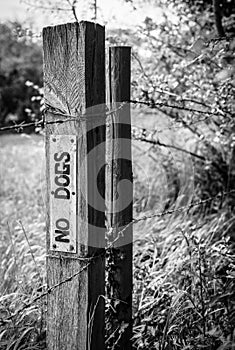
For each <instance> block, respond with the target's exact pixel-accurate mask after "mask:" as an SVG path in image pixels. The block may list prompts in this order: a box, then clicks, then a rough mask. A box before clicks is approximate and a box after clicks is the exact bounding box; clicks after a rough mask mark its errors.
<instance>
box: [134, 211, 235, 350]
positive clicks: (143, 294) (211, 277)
mask: <svg viewBox="0 0 235 350" xmlns="http://www.w3.org/2000/svg"><path fill="white" fill-rule="evenodd" d="M183 221H184V223H183V224H182V218H180V217H178V218H176V220H175V222H174V225H171V226H169V225H168V226H166V221H165V220H162V221H160V222H159V221H158V222H156V223H154V222H152V223H149V226H148V228H147V235H145V237H144V238H142V239H139V240H138V242H137V244H138V247H139V249H136V255H135V273H134V277H135V283H134V286H135V294H134V295H135V321H134V333H135V334H134V337H133V339H134V344H135V347H136V348H137V349H159V350H163V349H172V350H174V349H199V348H203V349H222V348H223V349H225V348H228V349H230V348H232V344H233V342H234V322H235V313H234V303H235V293H234V287H235V286H234V273H235V270H234V269H235V265H234V242H235V237H234V232H233V231H234V225H235V221H234V217H233V216H232V215H229V214H228V213H226V211H221V212H220V218H219V219H218V216H217V215H211V216H208V217H207V219H206V220H205V219H202V218H201V219H200V218H198V220H197V225H195V223H194V221H195V218H193V217H192V218H187V219H186V220H185V219H183ZM226 344H227V347H226V346H225V345H226Z"/></svg>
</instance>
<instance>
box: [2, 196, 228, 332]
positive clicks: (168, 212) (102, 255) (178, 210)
mask: <svg viewBox="0 0 235 350" xmlns="http://www.w3.org/2000/svg"><path fill="white" fill-rule="evenodd" d="M232 193H235V190H231V191H227V192H221V193H219V194H217V195H216V196H213V197H208V198H206V199H203V200H200V201H197V202H192V203H191V204H189V205H187V206H182V207H179V208H176V209H169V210H166V211H163V212H156V213H152V214H150V215H144V216H142V217H140V218H136V219H135V218H134V219H133V220H132V221H131V222H129V223H128V224H127V225H125V226H124V228H122V229H121V230H120V231H119V232H117V237H116V238H115V239H114V240H113V241H112V242H110V243H109V244H108V247H107V248H104V249H103V251H102V253H100V254H97V255H95V256H91V257H79V258H76V259H77V260H78V261H80V264H81V263H83V262H84V263H86V264H85V265H84V266H83V267H81V268H80V269H79V270H78V271H76V272H75V273H74V274H73V275H71V276H69V277H67V278H65V279H64V280H62V281H60V282H58V283H57V284H55V285H53V286H52V287H50V288H47V289H46V291H44V292H42V293H41V294H39V295H38V296H36V297H35V298H33V299H32V300H31V301H30V302H29V303H26V304H25V305H24V306H23V307H22V308H21V309H19V310H17V311H16V312H15V313H13V314H11V315H10V316H9V317H7V318H5V319H3V318H0V326H2V325H5V324H7V323H9V322H11V320H12V319H13V318H14V317H17V316H18V315H19V314H20V313H21V312H23V311H24V310H26V309H28V308H29V307H31V306H32V305H34V304H35V303H36V302H37V301H39V300H41V299H42V298H44V297H46V296H47V295H49V294H50V293H52V292H53V291H54V290H56V289H57V288H59V287H60V286H62V285H63V284H65V283H68V282H71V281H72V280H73V279H74V278H75V277H77V276H78V275H80V274H81V273H82V272H83V271H85V270H86V269H87V268H88V267H89V266H90V265H91V264H92V263H94V262H95V261H96V260H97V259H99V258H105V256H106V254H107V253H108V251H110V250H112V249H114V248H115V243H117V241H118V240H119V239H120V238H121V237H123V236H124V232H125V231H126V230H127V229H128V228H129V227H131V226H132V225H134V224H136V223H138V222H141V221H146V220H148V219H153V218H157V217H158V218H161V217H163V216H166V215H172V214H174V213H182V212H188V211H189V210H190V209H192V208H195V207H198V206H201V205H204V204H207V203H210V202H212V201H214V200H216V199H218V198H221V199H222V198H224V197H226V196H228V195H230V194H232ZM112 231H113V228H111V229H110V230H109V231H108V232H107V234H108V235H109V234H111V233H112ZM47 258H58V259H61V260H63V259H70V256H66V257H55V256H51V255H47Z"/></svg>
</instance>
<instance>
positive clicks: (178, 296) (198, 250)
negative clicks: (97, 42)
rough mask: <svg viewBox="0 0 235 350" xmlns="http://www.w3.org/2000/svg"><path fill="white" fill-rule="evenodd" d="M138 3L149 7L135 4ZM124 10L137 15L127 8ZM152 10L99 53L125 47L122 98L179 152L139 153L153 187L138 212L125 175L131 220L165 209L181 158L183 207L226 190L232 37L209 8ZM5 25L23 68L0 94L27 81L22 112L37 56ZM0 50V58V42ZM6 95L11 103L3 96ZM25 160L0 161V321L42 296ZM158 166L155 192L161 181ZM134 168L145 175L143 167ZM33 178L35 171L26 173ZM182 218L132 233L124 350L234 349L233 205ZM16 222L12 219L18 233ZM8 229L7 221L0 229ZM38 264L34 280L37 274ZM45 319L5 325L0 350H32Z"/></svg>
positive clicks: (176, 185)
mask: <svg viewBox="0 0 235 350" xmlns="http://www.w3.org/2000/svg"><path fill="white" fill-rule="evenodd" d="M148 2H152V3H153V1H145V2H144V3H145V4H147V3H148ZM205 3H206V5H205ZM132 4H134V5H135V6H137V4H135V2H134V1H132ZM158 5H159V6H161V9H162V12H163V17H162V18H161V19H160V20H159V21H158V23H156V21H155V19H153V18H150V17H146V19H145V21H144V23H143V24H141V25H140V27H139V28H138V29H137V30H134V29H133V30H118V31H117V30H112V31H110V32H109V37H108V38H107V41H108V42H109V43H110V44H129V45H131V46H132V55H133V65H132V95H133V99H138V100H140V101H143V102H149V103H150V107H148V109H149V110H151V111H152V112H154V111H155V112H156V116H161V119H164V123H165V124H164V129H166V131H163V132H160V131H159V130H158V127H157V130H155V134H156V135H157V136H156V139H157V140H160V141H161V142H164V141H165V139H167V141H168V143H169V146H170V147H171V146H173V147H176V146H177V147H178V148H177V150H178V151H177V152H178V153H180V154H181V153H182V154H181V157H179V159H178V158H177V160H175V159H176V158H174V157H173V158H172V157H169V153H167V152H165V153H164V152H162V153H161V151H160V150H159V149H161V147H160V146H156V147H150V148H149V149H148V150H147V151H146V152H145V157H146V158H145V159H148V156H149V157H151V159H158V163H156V165H155V167H153V168H152V169H150V168H149V169H150V173H149V176H150V177H152V179H153V181H154V182H155V185H154V186H153V187H152V188H151V189H153V190H152V192H151V193H150V195H149V197H150V198H147V202H148V203H147V205H146V202H145V199H146V197H147V195H146V194H147V193H148V191H147V185H146V182H145V181H143V178H141V175H140V174H141V172H139V174H135V175H136V176H135V178H134V180H135V185H136V188H137V191H136V193H135V200H136V202H138V204H137V205H136V206H135V215H136V216H137V217H138V215H140V213H143V212H144V211H148V213H150V214H151V213H153V212H154V210H155V209H156V206H155V204H156V202H161V199H162V198H163V200H162V203H161V205H162V206H161V207H160V210H162V209H168V208H172V207H173V206H174V205H175V203H176V201H175V200H176V199H177V196H178V195H179V190H180V180H181V174H180V171H181V170H179V166H184V165H185V163H187V161H188V158H186V157H185V154H187V155H188V154H189V153H185V151H186V152H191V153H192V154H194V155H196V156H195V157H193V156H191V157H190V165H191V164H192V167H193V168H194V174H195V178H194V182H195V183H194V188H195V191H193V190H192V191H191V193H189V194H190V195H191V197H190V196H189V200H191V199H192V197H193V198H201V199H204V198H207V197H210V196H214V195H216V194H218V193H221V192H222V191H229V190H231V189H234V188H235V187H234V183H235V168H234V162H235V150H234V149H235V143H234V140H235V134H234V132H235V124H234V120H235V119H234V102H235V101H234V96H235V94H234V92H235V91H234V89H235V80H234V74H235V71H234V61H235V39H234V37H233V36H232V35H230V36H229V35H228V36H227V37H224V38H218V35H217V32H216V30H215V26H214V14H213V10H212V6H211V5H212V2H210V1H206V2H203V3H202V2H201V1H196V2H194V5H195V7H192V6H191V5H192V1H190V0H189V1H186V2H182V1H173V0H172V1H167V2H166V1H159V2H158ZM231 18H232V16H231ZM231 18H230V19H231ZM224 24H225V26H224V28H225V30H226V33H228V30H227V28H228V27H227V26H226V23H225V22H224ZM4 28H5V29H4V30H6V33H8V34H7V35H9V37H8V38H9V40H8V41H9V42H11V40H13V43H12V48H13V47H15V44H16V43H17V46H16V47H17V49H16V51H17V52H22V54H25V53H26V52H28V56H27V57H28V59H29V64H28V66H27V67H28V68H27V69H26V67H23V66H22V61H21V58H19V57H18V56H17V55H18V54H14V52H13V57H15V58H14V59H15V61H14V62H15V63H14V64H13V63H12V61H9V62H7V61H5V67H6V68H5V73H4V76H3V78H1V79H3V80H1V81H2V83H1V84H2V85H1V86H2V87H1V89H2V90H1V94H2V96H3V92H4V89H6V87H8V85H6V81H9V86H12V84H13V83H14V82H19V83H20V84H19V86H21V87H22V88H23V86H24V88H25V81H26V80H29V81H33V82H34V83H30V82H28V84H27V85H28V88H31V89H32V91H31V92H30V93H29V92H27V93H29V96H28V95H27V94H26V90H24V95H25V94H26V95H27V96H28V97H27V98H28V99H27V100H25V99H24V103H25V101H26V102H27V103H28V102H29V105H28V104H26V107H27V108H29V109H30V108H31V104H30V98H31V97H32V95H30V94H35V90H37V91H38V92H37V93H36V94H37V95H38V98H40V100H41V96H40V94H41V91H40V90H39V89H38V88H37V84H39V86H41V85H40V81H39V80H38V81H35V80H34V76H35V75H33V74H32V72H31V71H30V69H29V67H31V66H30V65H31V58H29V57H31V56H30V53H29V52H31V51H30V50H31V49H32V47H33V50H34V49H35V50H37V48H36V46H34V44H33V43H32V42H31V43H28V41H27V40H28V39H27V40H26V39H22V41H19V42H18V41H17V40H15V39H14V38H13V39H12V32H10V31H9V30H8V29H9V28H8V26H6V27H4ZM4 45H5V46H4ZM4 45H3V47H6V50H8V51H9V50H10V48H9V47H8V46H7V45H6V43H5V44H4ZM14 50H15V49H14ZM14 50H13V51H14ZM27 50H28V51H27ZM23 51H24V53H23ZM9 52H10V51H9ZM4 57H5V55H4ZM24 62H27V59H26V61H25V60H24ZM8 64H9V67H8ZM13 67H21V68H20V72H21V71H22V72H23V73H22V74H23V75H21V73H20V77H21V78H22V76H23V78H22V81H21V79H19V80H17V79H16V77H15V76H14V74H13V73H12V72H13ZM17 69H19V68H17ZM11 74H13V76H12V75H11ZM7 79H10V80H7ZM17 84H18V83H17ZM35 84H36V86H35ZM17 86H18V85H17ZM14 89H16V87H15V86H13V87H12V90H10V91H13V92H14V93H15V94H16V104H15V105H14V104H13V105H14V107H12V108H13V109H12V110H13V111H14V112H15V111H17V108H19V103H20V102H19V101H18V98H20V95H17V93H18V92H15V90H14ZM7 91H9V90H7ZM27 91H28V90H27ZM6 94H8V96H13V95H10V92H9V93H8V92H7V93H6ZM24 98H25V97H24ZM38 101H39V99H38ZM155 102H158V103H159V102H160V103H161V106H159V107H158V106H156V105H154V103H155ZM37 103H38V102H37ZM169 106H171V107H169ZM172 106H174V108H173V107H172ZM151 107H152V108H151ZM23 108H25V105H24V107H23ZM144 108H145V110H144V112H143V108H141V107H137V108H136V110H135V111H136V113H137V114H138V113H140V112H141V113H146V109H147V107H146V106H145V107H144ZM31 109H32V108H31ZM146 115H147V114H146ZM30 118H31V117H30ZM15 140H16V139H15ZM14 142H15V141H14ZM141 146H142V145H141ZM170 147H169V149H170ZM180 148H181V149H182V152H180V151H179V149H180ZM36 149H37V147H36ZM142 151H143V150H142ZM31 152H32V153H31ZM34 152H35V148H31V149H30V153H29V154H27V152H25V148H21V147H19V148H17V146H16V147H12V146H11V147H9V148H8V150H7V152H6V153H5V158H4V159H3V160H2V163H3V164H6V163H8V162H9V159H11V160H12V163H11V164H8V169H10V165H11V166H12V167H13V169H14V172H13V173H10V172H8V173H7V176H6V175H4V181H5V182H4V184H3V187H2V188H3V189H4V190H1V191H2V192H1V193H0V195H1V197H2V198H4V203H5V204H4V206H3V207H2V208H1V211H2V212H1V214H2V215H1V217H3V218H4V219H3V221H2V223H1V224H2V227H3V228H2V236H1V247H0V249H1V253H2V257H3V258H2V262H1V267H2V269H1V275H0V277H1V281H2V282H1V290H2V292H4V294H5V295H4V296H3V297H2V298H1V299H0V302H1V309H0V312H1V315H2V316H1V317H3V318H5V317H6V316H9V315H10V314H12V313H15V312H18V311H19V310H21V308H22V306H23V305H25V303H28V302H30V300H32V298H34V297H35V296H37V295H38V291H40V290H43V286H42V285H43V276H44V275H43V273H45V270H44V266H43V260H44V256H45V251H44V248H43V247H42V243H43V240H42V236H41V234H42V232H44V226H43V222H44V218H43V216H42V207H43V203H42V201H41V200H40V201H39V202H38V200H37V198H39V192H40V189H39V185H38V182H35V179H36V178H38V177H39V174H38V168H37V165H38V159H37V152H36V157H35V158H34V156H35V153H34ZM39 153H40V151H39ZM136 158H137V157H136ZM19 159H20V160H21V165H20V166H19V168H17V169H16V168H14V164H15V163H17V160H19ZM28 159H34V161H33V162H34V163H33V164H28ZM180 159H185V160H184V161H182V160H180ZM137 160H138V161H139V158H138V159H137ZM148 161H149V159H148ZM160 163H161V166H162V168H163V169H164V175H165V179H166V180H165V182H166V184H167V186H166V187H164V186H163V183H162V181H161V174H160V171H159V169H158V166H159V164H160ZM17 164H18V163H17ZM27 164H28V166H29V168H28V167H27ZM144 166H145V167H146V168H147V161H146V160H145V163H144ZM24 167H25V168H24ZM32 169H36V173H34V171H32ZM149 169H148V170H149ZM15 173H18V174H25V173H27V174H28V175H29V174H30V176H31V177H30V183H27V181H26V180H25V178H24V176H22V177H21V176H19V177H18V178H17V181H16V178H15V176H13V175H15ZM1 177H3V175H2V174H1ZM31 186H32V187H31ZM161 191H163V192H164V193H163V196H162V193H161ZM135 204H136V203H135ZM7 213H8V214H7ZM9 213H10V214H9ZM190 213H191V214H190ZM190 213H187V215H184V216H182V215H171V216H167V217H164V218H161V219H152V220H146V222H144V223H142V224H138V225H136V226H135V234H136V237H137V238H136V242H135V244H136V245H135V256H134V294H133V301H134V337H133V344H134V347H135V348H136V349H150V350H151V349H159V350H168V349H172V350H177V349H185V350H186V349H188V350H196V349H200V348H203V349H206V350H217V349H218V350H219V349H220V350H222V349H232V348H233V347H234V345H235V344H234V324H235V314H234V305H235V295H234V287H235V286H234V277H235V270H234V269H235V265H234V243H235V237H234V228H235V221H234V196H233V195H230V196H226V198H220V200H214V201H212V202H211V204H210V205H208V206H203V207H202V206H200V210H198V211H196V210H194V211H193V212H190ZM19 220H21V221H23V226H22V225H21V224H20V222H19ZM8 221H9V222H13V224H11V225H8V224H7V222H8ZM28 232H30V234H29V233H28ZM25 233H26V234H25ZM143 236H144V238H143ZM9 237H10V240H9ZM26 237H28V240H27V239H26ZM28 241H29V243H28ZM33 257H34V258H33ZM34 260H35V261H36V264H35V261H34ZM38 266H39V270H40V269H41V270H42V271H43V273H42V272H40V273H38ZM29 281H30V283H29ZM41 286H42V287H41ZM106 305H107V314H108V315H109V314H110V308H113V310H112V312H115V303H114V304H113V303H111V302H110V300H108V301H107V303H106ZM44 313H45V305H44V304H43V302H42V303H41V304H37V303H34V304H33V305H32V307H31V308H30V307H29V308H26V309H25V310H24V311H21V312H19V313H17V315H16V316H14V317H13V318H12V321H11V327H12V328H9V327H7V326H6V325H5V324H3V325H1V326H0V348H5V347H6V346H7V347H8V349H16V350H17V349H18V348H19V349H28V348H30V349H37V348H40V346H41V347H42V348H43V347H44V346H45V344H44V343H43V340H44V337H45V333H44V328H43V327H44V325H43V321H44V320H43V318H44ZM125 326H126V325H123V327H125ZM123 327H122V328H121V329H119V332H117V334H115V337H113V339H114V340H113V342H112V339H111V338H110V336H111V335H112V334H110V333H112V327H111V328H110V329H108V331H107V339H108V340H109V341H108V346H109V348H110V349H113V348H115V346H114V344H115V342H116V341H118V337H119V336H120V334H121V332H122V331H123ZM110 339H111V341H110ZM41 340H42V343H40V342H41Z"/></svg>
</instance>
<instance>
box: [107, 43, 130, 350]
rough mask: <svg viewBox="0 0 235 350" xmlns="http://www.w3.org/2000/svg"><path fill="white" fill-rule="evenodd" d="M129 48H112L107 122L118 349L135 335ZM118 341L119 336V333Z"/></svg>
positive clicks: (111, 277) (125, 349) (110, 293)
mask: <svg viewBox="0 0 235 350" xmlns="http://www.w3.org/2000/svg"><path fill="white" fill-rule="evenodd" d="M130 62H131V48H130V47H111V48H110V50H109V88H108V90H109V91H108V93H107V96H108V99H109V102H110V106H111V108H112V109H114V110H115V109H116V112H115V113H113V114H112V115H111V116H110V117H108V123H107V132H106V135H107V141H106V144H107V146H106V147H107V151H106V152H107V170H106V201H107V214H106V216H107V222H108V228H109V232H110V237H109V240H110V242H115V243H114V244H113V249H112V251H111V254H110V256H109V259H110V260H111V261H110V262H109V263H111V264H110V267H109V266H108V270H109V272H108V273H109V276H108V281H109V286H108V287H107V290H108V297H110V298H112V299H111V300H112V301H113V303H114V304H113V305H114V308H115V309H116V313H113V314H112V316H111V318H113V320H112V321H111V323H112V324H113V327H114V328H117V325H119V326H120V331H121V333H122V335H121V337H120V339H119V340H118V345H117V346H116V347H115V349H121V350H129V349H131V348H132V346H131V336H132V250H133V247H132V241H133V237H132V225H129V226H128V227H127V228H126V229H125V231H124V232H123V237H119V236H118V232H119V231H120V230H122V229H123V228H124V227H125V226H126V225H128V224H129V223H130V222H131V221H132V211H133V188H132V182H133V179H132V159H131V118H130V104H129V103H126V104H124V105H123V106H122V104H121V102H123V101H129V100H130V77H131V73H130V72H131V70H130ZM116 334H117V338H118V337H119V336H120V333H118V332H117V333H116Z"/></svg>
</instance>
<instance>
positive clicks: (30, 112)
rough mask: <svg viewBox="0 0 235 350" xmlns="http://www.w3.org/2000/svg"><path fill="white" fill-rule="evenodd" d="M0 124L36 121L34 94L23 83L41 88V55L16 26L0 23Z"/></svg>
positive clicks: (23, 32)
mask: <svg viewBox="0 0 235 350" xmlns="http://www.w3.org/2000/svg"><path fill="white" fill-rule="evenodd" d="M0 33H1V34H0V123H1V124H2V125H4V124H9V123H12V122H19V121H31V120H34V119H35V120H36V119H38V118H39V108H38V104H37V102H35V98H37V96H38V93H36V94H35V91H34V90H33V89H32V88H28V87H27V86H26V85H25V82H26V81H27V80H30V81H33V82H34V84H35V85H36V86H41V85H42V52H41V48H40V47H39V46H38V45H37V44H36V43H35V42H34V41H33V39H32V36H31V37H30V35H28V34H30V33H27V36H25V34H26V31H25V30H24V28H23V27H22V26H21V25H20V24H19V23H17V22H16V23H0Z"/></svg>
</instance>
